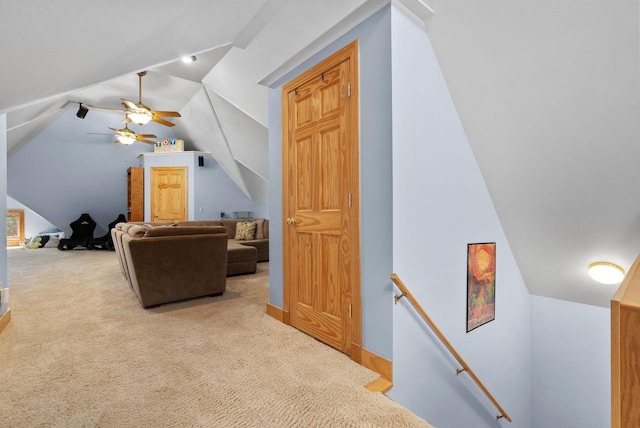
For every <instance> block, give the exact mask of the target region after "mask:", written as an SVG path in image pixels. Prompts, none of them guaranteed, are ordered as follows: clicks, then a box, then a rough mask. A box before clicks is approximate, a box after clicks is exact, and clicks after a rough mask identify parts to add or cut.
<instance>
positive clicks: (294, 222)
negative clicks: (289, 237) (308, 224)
mask: <svg viewBox="0 0 640 428" xmlns="http://www.w3.org/2000/svg"><path fill="white" fill-rule="evenodd" d="M287 224H289V225H291V224H296V219H295V218H292V217H287Z"/></svg>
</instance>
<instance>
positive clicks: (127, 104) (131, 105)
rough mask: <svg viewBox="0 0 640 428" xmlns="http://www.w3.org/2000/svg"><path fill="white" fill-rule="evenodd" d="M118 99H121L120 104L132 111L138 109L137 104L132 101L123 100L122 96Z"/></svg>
mask: <svg viewBox="0 0 640 428" xmlns="http://www.w3.org/2000/svg"><path fill="white" fill-rule="evenodd" d="M120 101H122V105H124V106H125V107H126V108H128V109H129V110H134V111H137V110H138V106H137V105H135V104H134V103H132V102H131V101H129V100H125V99H124V98H120Z"/></svg>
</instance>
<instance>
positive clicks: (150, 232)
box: [144, 226, 226, 237]
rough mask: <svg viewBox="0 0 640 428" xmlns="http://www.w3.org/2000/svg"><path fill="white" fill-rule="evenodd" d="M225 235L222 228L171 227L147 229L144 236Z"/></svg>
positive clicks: (224, 230)
mask: <svg viewBox="0 0 640 428" xmlns="http://www.w3.org/2000/svg"><path fill="white" fill-rule="evenodd" d="M218 233H226V229H225V228H224V227H222V226H173V227H152V228H149V229H147V231H146V233H145V234H144V236H146V237H154V236H178V235H202V234H218Z"/></svg>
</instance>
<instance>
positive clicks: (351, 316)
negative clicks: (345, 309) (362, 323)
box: [349, 303, 353, 318]
mask: <svg viewBox="0 0 640 428" xmlns="http://www.w3.org/2000/svg"><path fill="white" fill-rule="evenodd" d="M349 318H353V312H352V310H351V303H349Z"/></svg>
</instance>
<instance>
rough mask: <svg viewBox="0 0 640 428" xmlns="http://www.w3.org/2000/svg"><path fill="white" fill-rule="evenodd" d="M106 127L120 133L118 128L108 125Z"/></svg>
mask: <svg viewBox="0 0 640 428" xmlns="http://www.w3.org/2000/svg"><path fill="white" fill-rule="evenodd" d="M107 128H109V129H110V130H112V131H113V132H117V133H120V130H119V129H116V128H112V127H110V126H108V127H107Z"/></svg>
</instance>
